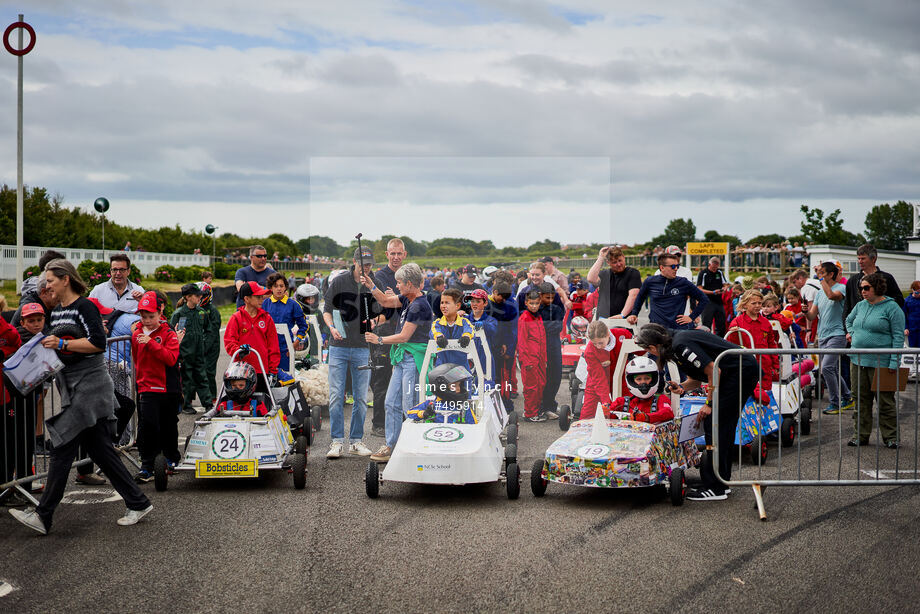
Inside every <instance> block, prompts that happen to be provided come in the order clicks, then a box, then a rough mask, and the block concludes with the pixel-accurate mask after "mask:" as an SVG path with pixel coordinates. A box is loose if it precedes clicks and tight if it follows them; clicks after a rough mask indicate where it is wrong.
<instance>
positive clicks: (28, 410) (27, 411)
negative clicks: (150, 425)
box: [0, 336, 140, 505]
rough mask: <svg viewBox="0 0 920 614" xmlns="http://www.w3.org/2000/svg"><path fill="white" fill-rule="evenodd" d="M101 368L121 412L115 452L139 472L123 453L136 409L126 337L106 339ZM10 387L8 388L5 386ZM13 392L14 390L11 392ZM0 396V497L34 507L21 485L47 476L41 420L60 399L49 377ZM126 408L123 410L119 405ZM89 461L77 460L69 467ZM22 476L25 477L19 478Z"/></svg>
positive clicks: (129, 444) (57, 410)
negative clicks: (26, 390) (25, 391)
mask: <svg viewBox="0 0 920 614" xmlns="http://www.w3.org/2000/svg"><path fill="white" fill-rule="evenodd" d="M104 358H105V362H106V367H107V369H108V371H109V375H110V376H111V377H112V381H113V383H114V384H115V390H116V392H117V393H118V394H117V395H116V397H118V399H119V403H120V404H122V405H121V411H117V412H116V414H117V417H118V435H119V440H118V441H117V442H115V446H116V449H117V450H118V451H119V452H121V454H122V455H123V456H124V457H125V458H127V459H128V460H129V461H130V462H131V463H132V464H134V465H135V466H136V467H138V468H140V463H139V462H138V461H137V460H136V459H135V458H134V457H133V456H131V454H130V453H129V450H130V448H132V447H133V446H134V444H135V440H136V435H137V409H136V400H135V386H134V369H133V367H132V363H131V337H128V336H123V337H110V338H109V339H107V341H106V350H105V353H104ZM5 386H6V388H7V389H8V390H9V389H12V388H13V387H12V385H11V384H5ZM13 390H14V391H15V389H13ZM10 396H11V398H10V399H9V400H6V395H0V406H2V415H3V420H2V423H0V433H2V439H0V446H2V447H3V454H2V456H0V465H2V467H3V472H2V473H0V499H4V498H6V497H10V496H12V495H13V492H14V491H15V492H18V493H19V494H20V495H21V496H23V497H24V498H26V499H27V500H28V501H30V502H31V503H32V504H33V505H38V501H37V500H36V499H35V497H33V496H32V492H30V491H29V490H28V489H27V488H25V486H26V485H27V484H31V483H33V482H35V481H37V480H41V479H44V478H46V477H47V476H48V454H47V452H46V446H47V445H48V442H47V439H46V437H45V432H44V420H45V418H50V417H51V416H54V415H57V414H58V413H60V411H61V398H60V394H59V393H58V390H57V386H55V385H54V379H53V378H52V379H51V380H49V381H47V382H45V383H44V384H42V385H41V386H39V387H37V388H36V389H35V390H32V391H31V392H29V393H28V394H27V395H19V394H18V393H16V394H13V393H11V394H10ZM126 405H127V408H126V407H125V406H126ZM87 463H92V460H91V459H90V458H89V457H85V458H80V459H78V460H76V461H74V463H73V464H72V465H71V468H74V467H77V466H80V465H85V464H87ZM21 474H25V475H21Z"/></svg>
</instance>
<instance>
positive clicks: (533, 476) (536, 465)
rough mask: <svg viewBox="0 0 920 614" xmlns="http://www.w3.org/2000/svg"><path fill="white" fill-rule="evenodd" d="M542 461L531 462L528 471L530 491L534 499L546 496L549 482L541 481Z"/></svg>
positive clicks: (540, 459) (539, 459)
mask: <svg viewBox="0 0 920 614" xmlns="http://www.w3.org/2000/svg"><path fill="white" fill-rule="evenodd" d="M542 474H543V459H542V458H538V459H537V460H535V461H534V462H533V467H532V468H531V470H530V491H531V492H532V493H533V496H534V497H542V496H543V495H545V494H546V485H547V484H549V482H548V481H547V480H545V479H543V475H542Z"/></svg>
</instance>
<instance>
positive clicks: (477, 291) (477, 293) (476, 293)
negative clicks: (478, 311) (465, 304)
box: [470, 288, 489, 301]
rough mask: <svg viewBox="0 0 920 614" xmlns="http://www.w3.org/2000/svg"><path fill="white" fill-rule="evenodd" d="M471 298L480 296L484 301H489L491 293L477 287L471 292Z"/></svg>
mask: <svg viewBox="0 0 920 614" xmlns="http://www.w3.org/2000/svg"><path fill="white" fill-rule="evenodd" d="M470 298H480V299H482V300H484V301H487V300H489V295H488V294H486V291H485V290H483V289H482V288H476V289H475V290H473V291H472V292H470Z"/></svg>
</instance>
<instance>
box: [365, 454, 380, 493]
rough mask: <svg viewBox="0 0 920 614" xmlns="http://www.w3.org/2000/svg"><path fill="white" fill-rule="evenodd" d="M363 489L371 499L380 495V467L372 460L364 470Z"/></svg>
mask: <svg viewBox="0 0 920 614" xmlns="http://www.w3.org/2000/svg"><path fill="white" fill-rule="evenodd" d="M364 490H365V491H366V492H367V496H368V497H370V498H371V499H376V498H377V497H378V496H379V495H380V469H379V468H378V467H377V463H375V462H374V461H371V462H369V463H368V464H367V468H366V469H365V470H364Z"/></svg>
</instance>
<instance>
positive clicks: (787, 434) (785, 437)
mask: <svg viewBox="0 0 920 614" xmlns="http://www.w3.org/2000/svg"><path fill="white" fill-rule="evenodd" d="M779 440H780V443H782V445H783V447H784V448H788V447H789V446H791V445H792V444H793V443H794V442H795V418H793V417H791V416H787V417H785V418H783V424H782V426H780V427H779Z"/></svg>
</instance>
